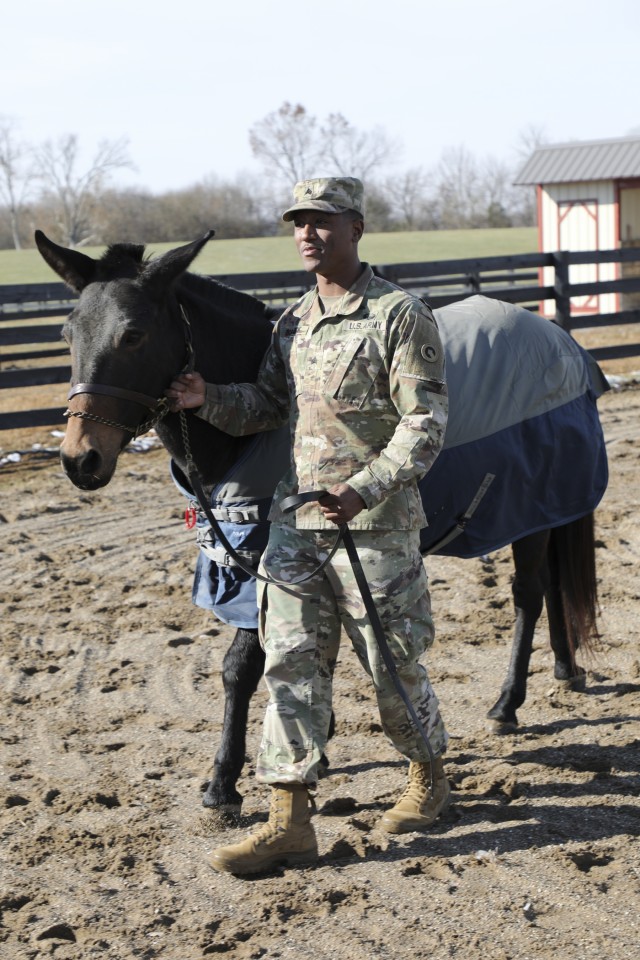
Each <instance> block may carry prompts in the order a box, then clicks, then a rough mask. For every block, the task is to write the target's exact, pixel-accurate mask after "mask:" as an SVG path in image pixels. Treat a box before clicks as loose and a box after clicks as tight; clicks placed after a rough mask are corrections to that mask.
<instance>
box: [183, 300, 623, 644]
mask: <svg viewBox="0 0 640 960" xmlns="http://www.w3.org/2000/svg"><path fill="white" fill-rule="evenodd" d="M434 312H435V316H436V319H437V321H438V326H439V328H440V335H441V337H442V341H443V345H444V349H445V354H446V375H447V382H448V387H449V404H450V407H449V421H448V425H447V433H446V437H445V443H444V447H443V449H442V451H441V453H440V455H439V456H438V459H437V460H436V462H435V464H434V465H433V466H432V468H431V470H430V471H429V473H428V474H427V475H426V476H425V477H424V478H423V480H422V481H421V483H420V490H421V493H422V499H423V503H424V507H425V513H426V516H427V521H428V526H427V527H425V528H424V530H423V531H422V535H421V546H422V550H423V552H424V553H431V552H433V553H435V554H447V555H449V556H458V557H477V556H481V555H484V554H487V553H490V552H491V551H493V550H496V549H498V548H499V547H503V546H505V545H506V544H509V543H512V542H513V541H514V540H518V539H521V538H522V537H525V536H527V535H528V534H531V533H534V532H536V531H538V530H544V529H548V528H550V527H554V526H560V525H562V524H565V523H569V522H571V521H572V520H576V519H578V518H579V517H581V516H585V515H586V514H589V513H592V512H593V511H594V510H595V508H596V506H597V505H598V503H599V502H600V499H601V498H602V495H603V493H604V491H605V489H606V486H607V479H608V473H607V457H606V450H605V445H604V437H603V434H602V428H601V426H600V420H599V418H598V411H597V407H596V400H597V398H598V397H599V396H600V395H601V394H602V393H603V392H604V391H605V390H607V389H608V385H607V382H606V380H605V378H604V376H603V374H602V372H601V370H600V368H599V367H598V365H597V364H596V363H595V361H594V360H593V358H592V357H590V356H589V354H588V353H587V352H586V351H585V350H583V349H582V348H581V347H580V346H579V345H578V344H577V343H576V342H575V341H574V340H573V338H572V337H571V336H570V335H569V334H567V333H566V332H565V331H563V330H562V329H561V328H560V327H558V326H556V325H555V324H554V323H552V322H551V321H550V320H546V319H544V318H542V317H539V316H537V315H536V314H533V313H531V312H529V311H528V310H525V309H524V308H522V307H518V306H515V305H512V304H508V303H503V302H501V301H498V300H492V299H489V298H487V297H483V296H474V297H469V298H468V299H466V300H463V301H460V302H458V303H454V304H451V305H450V306H447V307H442V308H441V309H438V310H435V311H434ZM288 457H289V449H288V437H287V430H286V428H281V430H277V431H273V434H272V435H268V434H258V435H256V437H255V438H254V439H253V442H252V443H251V444H250V445H249V448H248V449H247V451H246V453H245V454H244V456H243V458H242V460H241V462H240V463H239V464H237V465H236V466H235V467H234V469H233V470H232V471H231V472H230V474H229V476H228V477H227V478H225V480H224V481H223V482H222V483H221V484H220V485H219V486H218V487H217V488H216V489H215V490H214V491H213V493H212V509H213V510H214V516H215V517H216V520H218V521H220V520H222V522H223V523H224V524H225V525H224V526H223V531H224V533H225V535H226V536H227V537H228V539H229V540H230V542H231V543H232V544H233V546H234V547H238V548H239V549H240V550H241V551H246V553H247V558H249V555H252V556H253V557H258V556H259V554H260V552H261V551H262V550H263V549H264V547H265V546H266V540H267V536H268V523H267V522H266V520H265V519H264V518H265V517H266V514H267V512H268V508H269V502H270V498H271V496H272V495H273V492H274V490H275V487H276V484H277V482H278V480H279V479H280V477H281V476H282V474H283V473H284V472H285V470H286V467H287V464H288ZM267 466H268V469H266V467H267ZM173 473H174V479H175V480H176V482H177V483H178V486H179V488H180V489H181V490H182V492H183V493H184V494H185V495H186V496H192V495H191V494H190V491H189V490H188V489H187V488H186V484H185V480H184V478H183V477H177V476H176V471H175V469H174V470H173ZM242 510H244V511H245V513H244V515H241V513H240V512H239V511H242ZM216 511H217V512H216ZM234 511H235V513H234ZM234 516H235V520H234V519H231V518H232V517H234ZM236 521H239V522H236ZM198 527H199V546H200V553H199V556H198V562H197V566H196V573H195V580H194V587H193V600H194V602H195V603H196V604H198V605H199V606H203V607H205V608H207V609H211V610H213V612H214V613H215V614H216V616H218V617H219V618H220V619H221V620H223V621H224V622H225V623H229V624H231V625H232V626H236V627H246V628H255V627H256V626H257V608H256V600H255V580H253V579H252V578H251V577H249V576H248V575H247V574H245V573H244V572H243V571H242V570H241V569H240V568H239V567H237V566H232V565H229V564H228V563H227V562H226V561H227V560H228V558H226V559H225V557H224V550H221V548H220V545H218V544H216V543H215V542H214V541H215V538H213V539H212V535H211V531H210V530H209V528H208V526H207V524H206V520H205V518H204V517H203V516H199V517H198ZM252 565H253V566H255V562H254V563H253V564H252Z"/></svg>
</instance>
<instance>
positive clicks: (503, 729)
mask: <svg viewBox="0 0 640 960" xmlns="http://www.w3.org/2000/svg"><path fill="white" fill-rule="evenodd" d="M486 729H487V732H488V733H492V734H494V736H499V737H506V736H508V735H509V734H511V733H517V732H518V722H517V720H494V719H493V718H492V717H489V718H488V720H487V723H486Z"/></svg>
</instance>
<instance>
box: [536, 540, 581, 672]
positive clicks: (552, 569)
mask: <svg viewBox="0 0 640 960" xmlns="http://www.w3.org/2000/svg"><path fill="white" fill-rule="evenodd" d="M548 557H549V586H548V588H547V592H546V594H545V601H546V604H547V616H548V618H549V640H550V643H551V649H552V650H553V655H554V658H555V663H554V667H553V675H554V677H555V678H556V680H559V681H560V682H561V683H562V684H563V685H566V686H567V687H568V688H570V689H571V690H579V691H582V690H584V689H585V686H586V679H587V673H586V670H584V668H583V667H580V666H578V664H577V663H576V662H575V657H574V656H573V655H572V653H571V645H570V643H569V637H568V634H567V627H566V621H565V613H564V607H563V603H562V592H561V590H560V569H559V558H558V552H557V549H556V547H555V545H554V540H553V537H552V538H551V541H550V543H549V554H548Z"/></svg>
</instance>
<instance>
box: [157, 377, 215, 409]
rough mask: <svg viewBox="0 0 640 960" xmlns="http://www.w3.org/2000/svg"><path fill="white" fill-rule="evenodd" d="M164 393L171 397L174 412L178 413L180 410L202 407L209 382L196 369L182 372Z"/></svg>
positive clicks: (171, 406)
mask: <svg viewBox="0 0 640 960" xmlns="http://www.w3.org/2000/svg"><path fill="white" fill-rule="evenodd" d="M164 393H165V396H166V397H168V398H169V401H170V402H169V407H170V409H171V411H172V413H177V412H178V411H179V410H192V409H194V408H196V407H201V406H202V404H203V403H204V401H205V400H206V398H207V384H206V383H205V381H204V378H203V377H202V376H201V375H200V374H199V373H197V372H196V371H194V372H193V373H181V374H179V375H178V376H177V377H176V379H175V380H174V381H173V382H172V383H171V386H170V387H168V389H167V390H165V392H164Z"/></svg>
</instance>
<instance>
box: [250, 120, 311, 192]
mask: <svg viewBox="0 0 640 960" xmlns="http://www.w3.org/2000/svg"><path fill="white" fill-rule="evenodd" d="M317 125H318V121H317V120H316V118H315V117H312V116H311V115H310V114H309V113H307V111H306V109H305V108H304V107H303V106H302V104H300V103H296V104H295V105H294V104H291V103H288V102H287V101H285V103H283V104H282V106H281V107H280V108H279V109H278V110H274V111H273V112H272V113H269V114H267V116H266V117H265V118H264V119H263V120H259V121H258V122H257V123H255V124H254V125H253V126H252V127H251V128H250V130H249V143H250V145H251V150H252V153H253V155H254V157H256V158H257V159H258V160H260V162H261V163H262V165H263V166H264V168H265V170H266V171H267V173H268V174H270V175H273V174H274V173H276V174H280V176H281V177H282V178H283V179H285V180H287V181H288V182H289V183H294V182H295V181H296V180H304V178H305V177H307V176H309V172H310V171H311V170H312V168H313V166H314V164H315V163H316V160H317V158H318V150H319V145H318V135H317Z"/></svg>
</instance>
